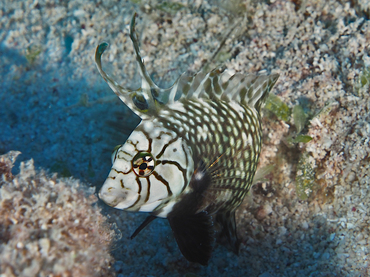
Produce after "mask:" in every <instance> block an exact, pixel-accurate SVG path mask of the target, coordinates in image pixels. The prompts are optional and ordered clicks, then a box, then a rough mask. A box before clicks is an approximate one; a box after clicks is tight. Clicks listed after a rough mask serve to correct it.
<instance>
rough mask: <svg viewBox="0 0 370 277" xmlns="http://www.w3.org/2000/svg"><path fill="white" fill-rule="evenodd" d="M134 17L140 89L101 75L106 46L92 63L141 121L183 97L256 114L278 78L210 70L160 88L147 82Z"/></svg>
mask: <svg viewBox="0 0 370 277" xmlns="http://www.w3.org/2000/svg"><path fill="white" fill-rule="evenodd" d="M135 17H136V13H135V14H134V15H133V17H132V19H131V24H130V38H131V40H132V43H133V46H134V49H135V54H136V61H137V63H138V66H139V72H140V75H141V77H142V82H141V87H140V88H138V89H136V90H127V89H125V88H123V87H122V86H120V85H119V84H118V83H117V82H116V81H115V80H114V79H113V78H111V77H110V76H109V75H108V74H107V73H105V72H104V70H103V68H102V65H101V56H102V54H103V53H104V51H105V49H106V48H107V47H108V43H106V42H103V43H101V44H100V45H99V46H98V47H97V48H96V52H95V62H96V65H97V67H98V70H99V72H100V74H101V75H102V76H103V78H104V80H105V81H106V82H107V83H108V85H109V86H110V87H111V89H112V90H113V91H114V92H115V93H116V94H117V96H118V97H119V98H120V99H121V100H122V101H123V102H124V103H125V104H126V105H127V106H128V107H129V108H130V109H131V110H132V111H133V112H135V113H136V114H137V115H138V116H140V117H141V118H146V117H149V116H151V115H155V114H157V112H158V110H159V109H160V108H161V107H162V106H165V105H168V104H172V103H173V102H175V101H177V100H178V99H180V98H183V97H187V98H191V97H195V98H209V99H212V100H216V99H222V100H224V101H231V100H233V101H236V102H239V103H241V104H243V105H249V106H250V107H255V108H256V109H257V110H260V108H261V105H262V104H263V102H264V101H265V100H266V98H267V95H268V94H269V92H270V90H271V88H272V87H273V86H274V84H275V83H276V81H277V79H278V78H279V75H278V74H271V75H267V76H256V75H243V74H240V73H237V74H234V75H232V76H231V75H230V74H229V73H228V72H227V71H225V72H220V71H219V70H218V69H214V70H212V71H211V72H209V73H206V72H204V71H200V72H198V73H197V74H195V75H194V76H187V75H185V74H182V75H181V76H180V77H179V78H178V79H177V80H176V82H175V83H174V84H173V85H172V86H171V87H170V88H166V89H163V88H160V87H158V86H157V85H156V84H155V83H154V82H153V80H152V79H151V78H150V76H149V74H148V72H147V71H146V68H145V66H144V63H143V59H142V57H141V55H140V49H139V42H138V37H137V34H136V32H135Z"/></svg>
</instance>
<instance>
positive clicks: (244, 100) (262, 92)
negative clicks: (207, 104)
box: [176, 69, 279, 110]
mask: <svg viewBox="0 0 370 277" xmlns="http://www.w3.org/2000/svg"><path fill="white" fill-rule="evenodd" d="M278 78H279V75H278V74H271V75H263V76H257V75H244V74H240V73H237V74H234V75H230V74H229V73H228V72H227V71H225V72H220V71H219V70H217V69H214V70H212V71H211V72H209V73H207V74H206V73H205V72H202V71H201V72H199V73H197V74H195V75H194V76H191V77H190V76H185V75H183V76H181V77H180V79H179V80H178V82H179V85H178V87H177V89H178V90H179V91H180V92H181V93H180V94H182V95H183V96H184V97H187V98H191V97H195V98H209V99H212V100H213V99H222V100H224V101H231V100H233V101H236V102H239V103H241V104H244V105H249V106H250V107H255V108H256V109H257V110H260V108H261V106H262V104H263V103H264V101H265V100H266V97H267V95H268V94H269V92H270V90H271V88H272V87H273V86H274V84H275V83H276V81H277V80H278ZM178 94H179V92H177V93H176V95H178Z"/></svg>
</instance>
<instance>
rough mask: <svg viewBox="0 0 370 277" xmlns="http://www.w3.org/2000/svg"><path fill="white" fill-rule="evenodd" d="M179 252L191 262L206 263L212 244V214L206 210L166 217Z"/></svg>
mask: <svg viewBox="0 0 370 277" xmlns="http://www.w3.org/2000/svg"><path fill="white" fill-rule="evenodd" d="M168 221H169V222H170V225H171V228H172V231H173V233H174V235H175V238H176V241H177V244H178V246H179V248H180V251H181V253H182V254H183V255H184V256H185V258H186V259H188V260H189V261H191V262H196V263H200V264H201V265H207V263H208V260H209V258H210V257H211V253H212V249H213V244H214V229H213V219H212V216H210V215H208V214H207V212H200V213H197V214H189V215H188V214H186V215H181V216H180V215H179V216H173V217H168Z"/></svg>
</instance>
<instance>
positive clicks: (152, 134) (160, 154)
mask: <svg viewBox="0 0 370 277" xmlns="http://www.w3.org/2000/svg"><path fill="white" fill-rule="evenodd" d="M112 162H113V165H112V169H111V171H110V173H109V175H108V177H107V179H106V181H105V183H104V184H103V186H102V188H101V190H100V192H99V197H100V199H102V200H103V201H104V202H105V203H106V204H107V205H109V206H112V207H114V208H117V209H122V210H128V211H143V212H156V213H157V214H159V215H158V216H163V217H165V215H166V212H164V211H163V209H164V208H166V209H168V208H170V206H171V205H170V206H168V204H169V202H171V200H173V199H175V198H176V196H178V195H179V194H180V193H181V192H182V190H183V188H185V187H186V186H187V184H188V183H189V181H190V179H191V176H192V174H193V172H194V163H193V158H192V151H191V148H190V147H188V145H187V143H186V141H185V140H184V139H183V138H181V137H179V136H178V135H177V134H176V132H175V131H171V130H169V129H166V128H165V127H164V126H163V124H162V122H159V121H153V120H149V119H148V120H143V121H142V122H141V123H140V124H139V125H138V127H137V128H136V129H135V130H134V131H133V132H132V133H131V135H130V136H129V138H128V139H127V141H126V142H125V143H124V144H123V145H121V146H119V147H116V149H115V151H114V152H113V154H112Z"/></svg>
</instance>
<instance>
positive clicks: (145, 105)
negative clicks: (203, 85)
mask: <svg viewBox="0 0 370 277" xmlns="http://www.w3.org/2000/svg"><path fill="white" fill-rule="evenodd" d="M135 17H136V13H135V14H134V15H133V17H132V19H131V23H130V38H131V40H132V44H133V46H134V50H135V55H136V62H137V64H138V66H139V72H140V76H141V79H142V81H141V87H140V88H138V89H137V90H127V89H125V88H123V87H122V86H120V85H119V84H118V83H117V82H116V81H115V80H114V79H113V78H112V77H110V76H109V75H108V74H107V73H106V72H105V71H104V70H103V68H102V65H101V56H102V55H103V53H104V51H105V50H106V49H107V47H108V43H106V42H103V43H101V44H99V45H98V47H97V48H96V51H95V63H96V65H97V67H98V70H99V73H100V74H101V75H102V77H103V78H104V80H105V81H106V82H107V84H108V85H109V86H110V88H111V89H112V90H113V91H114V92H115V93H116V95H117V96H118V97H119V98H120V99H121V100H122V102H124V103H125V104H126V105H127V106H128V107H129V108H130V109H131V110H132V111H133V112H134V113H136V114H137V115H138V116H140V117H141V118H145V117H148V116H150V115H154V114H156V113H157V110H158V109H159V108H160V107H161V106H162V105H165V104H169V103H173V102H174V101H175V98H176V97H178V96H177V95H176V93H177V92H178V89H177V87H178V81H176V82H175V83H174V84H173V85H172V86H171V87H169V88H166V89H163V88H160V87H158V86H157V85H156V84H155V83H154V81H153V80H152V79H151V78H150V76H149V74H148V72H147V70H146V68H145V65H144V63H143V59H142V57H141V55H140V48H139V42H138V36H137V34H136V32H135ZM180 77H181V76H180ZM180 77H179V79H180Z"/></svg>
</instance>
